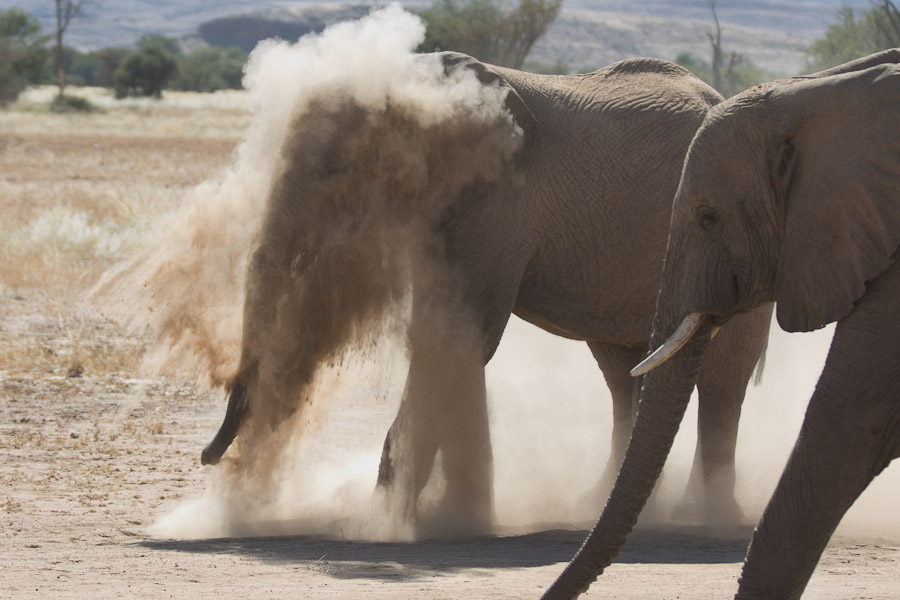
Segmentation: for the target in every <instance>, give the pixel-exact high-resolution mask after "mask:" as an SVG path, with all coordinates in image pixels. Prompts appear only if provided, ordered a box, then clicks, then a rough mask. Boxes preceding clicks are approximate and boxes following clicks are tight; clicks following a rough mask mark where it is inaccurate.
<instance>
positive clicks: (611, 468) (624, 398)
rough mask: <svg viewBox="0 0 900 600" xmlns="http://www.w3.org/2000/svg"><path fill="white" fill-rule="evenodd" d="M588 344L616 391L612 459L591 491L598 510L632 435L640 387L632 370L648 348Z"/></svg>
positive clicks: (611, 392)
mask: <svg viewBox="0 0 900 600" xmlns="http://www.w3.org/2000/svg"><path fill="white" fill-rule="evenodd" d="M588 347H590V349H591V352H592V353H593V355H594V359H595V360H596V361H597V366H599V367H600V370H601V371H602V372H603V377H604V378H605V379H606V385H607V387H609V392H610V394H611V395H612V405H613V406H612V408H613V431H612V442H611V444H610V453H609V460H608V461H607V463H606V468H605V469H604V471H603V474H602V475H601V477H600V480H599V481H598V483H597V486H596V488H595V489H594V490H592V492H591V496H592V498H591V500H592V501H594V502H596V503H597V506H596V510H597V511H599V510H601V509H602V508H603V504H604V503H605V502H606V496H607V495H608V494H609V492H610V490H612V487H613V483H615V480H616V475H617V474H618V472H619V465H620V464H621V463H622V458H623V457H624V456H625V448H627V447H628V440H629V439H630V438H631V425H632V421H633V414H634V401H635V399H636V398H635V391H636V390H635V379H634V378H633V377H632V376H631V373H630V371H631V369H632V368H633V367H634V365H636V364H637V363H639V362H640V361H641V359H642V358H644V355H645V354H646V353H647V348H646V347H645V346H641V347H628V346H619V345H616V344H603V343H600V342H589V343H588Z"/></svg>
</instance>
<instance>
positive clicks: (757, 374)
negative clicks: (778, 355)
mask: <svg viewBox="0 0 900 600" xmlns="http://www.w3.org/2000/svg"><path fill="white" fill-rule="evenodd" d="M768 350H769V336H766V341H765V342H764V343H763V347H762V352H760V353H759V360H757V361H756V370H755V371H754V372H753V385H756V386H758V385H760V384H761V383H762V380H763V372H764V371H765V370H766V352H768Z"/></svg>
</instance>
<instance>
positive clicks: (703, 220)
mask: <svg viewBox="0 0 900 600" xmlns="http://www.w3.org/2000/svg"><path fill="white" fill-rule="evenodd" d="M697 221H699V223H700V227H702V228H703V229H710V228H711V227H713V226H714V225H716V224H717V223H718V222H719V213H718V212H716V209H714V208H713V207H712V206H707V205H705V204H704V205H702V206H698V207H697Z"/></svg>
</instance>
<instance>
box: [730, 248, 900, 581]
mask: <svg viewBox="0 0 900 600" xmlns="http://www.w3.org/2000/svg"><path fill="white" fill-rule="evenodd" d="M892 270H893V273H892V274H891V276H890V277H889V276H885V275H883V276H882V277H881V278H880V279H878V280H876V281H875V282H874V283H870V284H869V292H868V293H867V295H866V296H864V297H863V299H862V300H861V301H858V302H857V305H856V309H855V310H854V311H853V312H851V313H850V315H848V316H847V317H845V318H844V319H843V320H841V321H840V322H839V323H838V326H837V328H836V329H835V332H834V339H833V341H832V343H831V349H830V350H829V352H828V358H827V360H826V361H825V368H824V370H823V372H822V376H821V377H820V378H819V381H818V383H817V384H816V389H815V392H814V393H813V396H812V398H811V399H810V401H809V407H808V409H807V411H806V416H805V418H804V420H803V425H802V427H801V428H800V434H799V435H798V437H797V444H796V445H795V446H794V449H793V451H792V452H791V456H790V458H789V459H788V463H787V466H786V467H785V469H784V473H782V475H781V479H780V480H779V482H778V485H777V486H776V488H775V492H774V493H773V495H772V498H771V499H770V500H769V504H768V506H767V507H766V510H765V512H764V513H763V516H762V519H761V520H760V522H759V525H757V527H756V531H754V533H753V539H752V541H751V543H750V549H749V550H748V552H747V560H746V562H745V563H744V569H743V573H742V576H741V579H740V589H739V590H738V594H737V596H736V597H737V598H799V597H800V595H801V594H802V593H803V590H804V588H805V587H806V584H807V582H808V581H809V578H810V576H811V575H812V573H813V571H814V570H815V567H816V564H817V563H818V561H819V557H820V556H821V554H822V551H823V550H824V549H825V546H826V545H827V544H828V540H829V539H830V538H831V535H832V533H833V532H834V530H835V529H836V528H837V526H838V523H840V520H841V518H842V517H843V516H844V514H845V513H846V511H847V510H848V509H849V508H850V506H851V505H852V504H853V503H854V502H855V501H856V500H857V498H858V497H859V495H860V494H861V493H862V492H863V490H865V488H866V487H867V486H868V485H869V483H871V481H872V480H873V479H874V478H875V477H876V476H877V475H878V474H879V473H881V471H882V470H884V468H885V467H887V465H888V464H889V463H890V462H891V461H892V460H893V459H894V458H897V457H898V456H900V410H898V409H900V377H898V376H897V356H898V353H900V321H898V320H897V319H896V318H893V315H895V314H896V311H897V301H896V299H897V298H900V263H894V266H893V267H892ZM887 315H890V317H887Z"/></svg>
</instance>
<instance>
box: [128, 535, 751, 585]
mask: <svg viewBox="0 0 900 600" xmlns="http://www.w3.org/2000/svg"><path fill="white" fill-rule="evenodd" d="M750 533H751V528H750V527H741V528H731V529H729V530H726V531H721V530H719V531H712V530H710V529H708V528H704V527H684V526H664V527H652V528H641V529H638V530H637V531H635V532H634V533H632V535H631V536H630V538H629V541H628V543H627V544H626V546H625V548H623V549H622V552H621V553H620V554H619V556H618V557H617V559H616V562H620V563H657V564H692V563H706V564H721V563H732V562H740V561H742V560H743V558H744V553H745V550H746V547H747V542H748V540H749V537H750ZM586 535H587V531H586V530H584V529H579V530H567V529H546V530H543V531H539V532H536V533H528V534H520V535H498V536H492V537H480V538H474V539H467V540H427V541H421V542H408V543H405V542H362V541H349V540H335V539H328V538H323V537H319V536H308V535H298V536H284V537H256V538H223V539H211V540H187V541H185V540H144V541H141V542H138V544H139V545H141V546H144V547H146V548H148V549H152V550H157V551H170V552H186V553H191V554H235V555H240V556H250V557H253V558H255V559H258V560H260V561H263V562H274V563H279V564H286V563H287V564H293V565H295V566H297V567H298V568H308V569H313V570H318V571H321V572H325V573H327V574H329V575H332V576H334V577H338V578H342V579H356V578H368V579H381V580H385V581H403V580H413V579H418V578H422V577H432V576H435V575H440V574H447V573H453V572H457V571H462V570H467V569H515V568H527V567H539V566H546V565H551V564H556V563H561V562H567V561H568V560H570V559H571V558H572V556H573V555H574V554H575V552H576V551H577V550H578V548H579V547H580V546H581V543H582V542H583V541H584V538H585V536H586Z"/></svg>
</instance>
